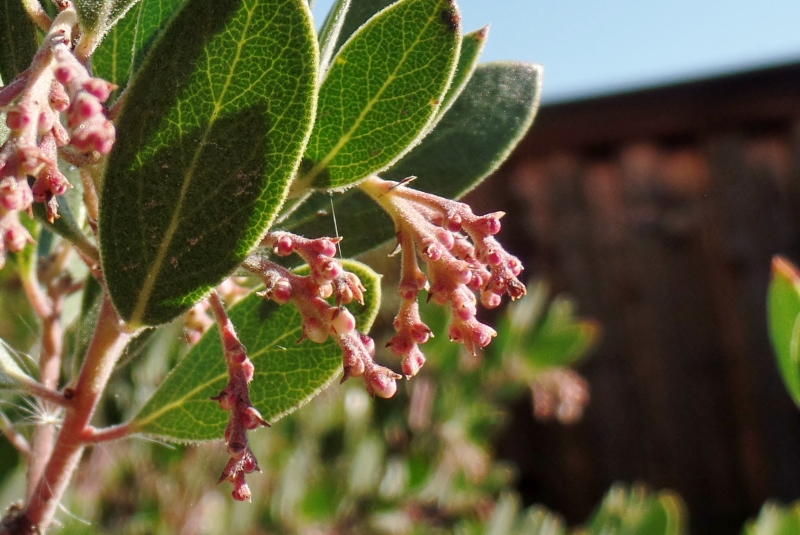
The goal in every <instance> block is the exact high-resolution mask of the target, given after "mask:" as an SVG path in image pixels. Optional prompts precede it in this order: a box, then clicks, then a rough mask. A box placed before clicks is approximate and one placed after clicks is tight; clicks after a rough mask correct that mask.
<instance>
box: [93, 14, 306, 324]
mask: <svg viewBox="0 0 800 535" xmlns="http://www.w3.org/2000/svg"><path fill="white" fill-rule="evenodd" d="M316 56H317V53H316V36H315V35H314V33H313V31H312V26H311V21H310V16H309V13H308V8H307V6H306V4H305V2H304V1H302V0H288V1H287V0H248V1H245V2H239V1H238V0H190V1H189V2H187V3H186V4H184V6H183V7H182V8H181V10H180V11H179V12H178V14H177V15H176V16H175V17H174V18H173V19H172V22H171V23H170V25H169V27H168V28H167V30H166V31H165V32H164V34H163V35H162V36H161V37H160V38H159V39H158V40H157V42H156V44H155V45H154V47H153V49H152V51H151V52H150V54H149V56H148V59H147V60H146V61H145V63H144V65H143V66H142V68H141V70H139V71H138V72H137V75H136V78H135V80H134V81H133V83H132V85H131V87H130V88H129V91H128V95H127V98H126V102H125V105H124V107H123V110H122V114H121V116H120V118H119V121H118V130H117V131H118V138H117V142H116V144H115V147H114V151H113V152H112V153H111V156H110V158H109V163H108V167H107V169H106V176H105V178H104V181H103V191H102V199H103V204H102V208H101V213H100V222H99V224H100V246H101V252H102V260H103V268H104V273H105V276H106V282H107V284H108V288H109V292H110V294H111V298H112V301H113V303H114V305H115V307H116V308H117V310H118V311H119V312H120V314H121V315H122V316H123V318H125V319H126V320H128V321H129V323H131V324H133V325H137V324H151V325H152V324H158V323H163V322H166V321H168V320H170V319H171V318H173V317H175V316H176V315H178V314H180V313H181V312H183V311H185V310H186V309H188V308H189V307H190V306H191V305H192V304H193V303H194V302H196V301H197V300H198V299H199V298H200V297H202V295H203V294H205V293H206V292H207V291H208V290H209V289H210V288H211V287H213V286H215V285H216V284H218V283H219V282H220V281H221V280H222V279H223V278H225V276H227V275H228V274H229V273H230V272H231V271H232V270H233V269H234V268H235V267H236V266H237V265H238V264H239V263H240V262H241V261H242V260H243V259H244V258H245V256H246V255H247V254H248V253H249V252H250V251H251V250H252V249H253V247H254V246H255V245H256V244H257V243H258V241H259V239H260V238H261V236H262V235H263V234H264V232H265V231H266V229H267V228H268V226H269V225H270V223H271V221H272V219H273V217H274V215H275V214H276V212H277V210H278V209H279V207H280V205H281V204H282V202H283V199H284V197H285V194H286V189H287V186H288V184H289V181H290V180H291V178H292V176H293V175H294V172H295V170H296V169H297V165H298V163H299V157H300V155H301V154H302V150H303V147H304V145H305V141H306V139H307V135H308V131H309V128H310V124H311V119H312V114H313V110H314V96H315V90H316V88H317V83H316V66H317V57H316Z"/></svg>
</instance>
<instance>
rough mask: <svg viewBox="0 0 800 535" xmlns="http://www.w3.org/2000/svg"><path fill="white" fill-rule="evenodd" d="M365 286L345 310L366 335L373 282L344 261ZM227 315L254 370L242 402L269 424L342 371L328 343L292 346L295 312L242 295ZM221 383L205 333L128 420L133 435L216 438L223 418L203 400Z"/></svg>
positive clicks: (212, 342)
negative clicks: (358, 300)
mask: <svg viewBox="0 0 800 535" xmlns="http://www.w3.org/2000/svg"><path fill="white" fill-rule="evenodd" d="M344 268H345V269H347V270H348V271H351V272H353V273H355V274H356V275H358V277H359V278H360V279H361V282H362V284H364V286H365V287H366V288H367V291H366V292H365V294H364V299H365V303H364V306H363V307H359V306H358V305H356V306H354V307H351V310H352V311H353V313H354V314H355V316H356V323H357V328H358V329H359V330H361V331H363V332H367V331H368V330H369V328H370V326H371V325H372V322H373V320H374V319H375V316H376V314H377V312H378V305H379V304H380V276H379V275H377V274H376V273H375V272H374V271H372V270H371V269H370V268H368V267H367V266H365V265H364V264H359V263H357V262H352V261H346V262H344ZM229 315H230V318H231V321H233V324H234V325H235V326H236V329H237V332H238V335H239V339H240V340H241V342H242V343H243V344H244V346H245V347H246V348H247V354H248V356H249V357H250V360H252V361H253V364H254V366H255V369H256V374H255V378H254V379H253V382H252V383H251V384H250V399H251V401H252V402H253V404H254V405H255V406H256V407H257V408H258V409H259V411H260V412H261V414H262V415H263V416H264V418H266V419H267V420H268V421H269V420H276V419H278V418H280V417H282V416H284V415H285V414H287V413H289V412H291V411H292V410H294V409H296V408H297V407H298V406H300V405H302V404H303V403H305V402H306V401H308V400H309V399H310V398H312V397H314V396H315V395H316V394H317V393H319V391H320V390H321V389H322V388H323V387H325V386H326V385H327V384H328V383H330V382H331V381H332V380H333V379H334V378H335V377H337V376H338V375H339V374H340V373H341V371H342V350H341V349H340V348H339V346H338V345H337V344H336V342H334V341H333V340H328V341H327V342H325V343H324V344H315V343H313V342H310V341H308V340H304V341H302V342H300V343H298V340H300V338H301V337H302V335H303V330H302V328H301V325H300V314H299V313H298V312H297V310H296V309H294V308H293V307H291V306H283V307H280V308H279V307H278V305H276V304H274V303H272V302H270V301H266V300H264V299H263V298H261V297H259V296H257V295H255V294H250V295H249V296H248V297H246V298H245V299H244V300H243V301H242V302H240V303H238V304H237V305H235V306H233V307H232V308H231V309H230V311H229ZM227 382H228V371H227V368H226V365H225V359H224V358H223V357H222V347H221V343H220V338H219V334H218V333H217V332H216V330H215V329H212V330H211V331H210V332H208V333H207V334H206V335H205V336H204V337H203V339H202V340H201V341H200V342H199V343H198V344H197V345H196V346H195V347H193V348H192V350H191V351H190V352H189V354H188V355H186V357H184V359H183V360H182V361H181V362H180V364H178V366H177V367H176V368H175V369H174V370H172V372H171V374H170V375H169V377H167V379H166V380H165V381H164V383H163V384H162V385H161V387H160V388H159V389H158V390H157V391H156V393H155V394H154V395H153V397H152V398H151V399H150V400H149V401H148V402H147V403H146V404H145V406H144V407H142V409H141V410H140V411H139V414H138V415H137V416H136V417H135V418H134V420H133V424H132V425H133V428H134V431H135V432H141V433H147V434H150V435H155V436H159V437H164V438H169V439H173V440H180V441H191V440H211V439H215V438H219V437H221V436H222V431H223V429H224V428H225V423H226V422H227V421H228V413H226V412H225V411H223V410H222V409H220V408H219V404H217V403H212V402H210V401H209V398H210V397H211V396H215V395H217V394H218V393H219V392H220V390H222V389H223V388H224V387H225V385H226V383H227Z"/></svg>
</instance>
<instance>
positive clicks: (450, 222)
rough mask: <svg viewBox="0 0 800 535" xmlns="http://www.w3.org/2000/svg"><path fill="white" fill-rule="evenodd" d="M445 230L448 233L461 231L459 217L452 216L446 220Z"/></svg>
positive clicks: (456, 215)
mask: <svg viewBox="0 0 800 535" xmlns="http://www.w3.org/2000/svg"><path fill="white" fill-rule="evenodd" d="M447 230H449V231H450V232H459V231H460V230H461V216H460V215H458V214H453V215H451V216H450V217H448V218H447Z"/></svg>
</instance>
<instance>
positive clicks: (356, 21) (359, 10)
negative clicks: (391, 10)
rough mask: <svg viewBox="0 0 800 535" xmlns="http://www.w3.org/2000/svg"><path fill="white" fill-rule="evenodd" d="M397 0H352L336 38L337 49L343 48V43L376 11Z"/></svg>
mask: <svg viewBox="0 0 800 535" xmlns="http://www.w3.org/2000/svg"><path fill="white" fill-rule="evenodd" d="M396 1H397V0H351V2H350V9H348V10H347V17H345V20H344V23H343V24H342V29H341V30H340V32H339V37H338V39H337V40H336V47H335V50H334V52H335V51H336V50H339V49H340V48H342V45H343V44H344V43H345V41H347V40H348V39H349V38H350V36H351V35H353V34H354V33H356V30H358V29H359V28H360V27H361V26H363V25H364V24H365V23H366V22H367V21H368V20H369V19H371V18H372V17H373V16H374V15H375V14H376V13H378V12H379V11H381V10H382V9H385V8H387V7H389V6H390V5H392V4H393V3H395V2H396Z"/></svg>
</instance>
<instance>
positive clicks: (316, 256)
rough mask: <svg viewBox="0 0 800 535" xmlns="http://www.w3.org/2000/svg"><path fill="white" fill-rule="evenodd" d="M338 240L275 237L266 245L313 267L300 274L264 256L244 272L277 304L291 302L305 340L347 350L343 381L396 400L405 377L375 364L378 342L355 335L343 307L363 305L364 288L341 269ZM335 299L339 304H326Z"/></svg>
mask: <svg viewBox="0 0 800 535" xmlns="http://www.w3.org/2000/svg"><path fill="white" fill-rule="evenodd" d="M338 241H339V239H338V238H316V239H308V238H303V237H301V236H297V235H294V234H291V233H288V232H272V233H270V234H268V235H267V237H266V238H265V239H264V241H263V242H262V245H264V246H266V247H271V248H272V250H273V252H274V253H275V254H276V255H278V256H289V255H291V254H297V255H298V256H300V257H301V258H302V259H303V260H305V262H306V263H307V264H308V266H309V270H310V273H309V274H308V275H299V274H297V273H295V272H293V271H291V270H289V269H286V268H285V267H283V266H280V265H278V264H276V263H274V262H272V261H270V260H268V259H266V258H263V257H257V256H254V257H250V258H248V259H247V260H246V261H245V262H244V264H243V267H245V268H246V269H248V270H250V271H252V272H253V273H256V274H258V275H259V276H260V277H261V278H262V279H263V281H264V284H265V289H264V291H263V292H262V293H261V295H263V296H264V297H265V298H267V299H271V300H273V301H275V302H276V303H278V304H286V303H292V305H294V306H295V307H296V308H297V310H298V311H299V312H300V315H301V316H302V318H303V338H307V339H309V340H311V341H312V342H316V343H322V342H325V341H326V340H327V339H328V337H329V336H330V337H332V338H333V339H334V340H336V342H337V343H338V344H339V346H340V347H341V348H342V351H343V359H342V365H343V368H344V377H343V378H342V381H345V380H346V379H347V378H349V377H363V379H364V382H365V383H366V385H367V389H368V390H369V392H370V393H371V394H375V395H378V396H380V397H384V398H388V397H392V396H393V395H394V393H395V392H396V391H397V384H396V380H397V379H400V378H401V376H400V375H398V374H396V373H394V372H393V371H391V370H389V369H388V368H385V367H383V366H380V365H378V364H376V363H375V361H374V356H375V342H374V341H373V340H372V338H370V337H369V336H367V335H365V334H362V333H359V332H358V331H357V330H356V320H355V318H354V317H353V315H352V314H351V313H350V311H349V310H347V308H345V306H344V305H347V304H348V303H351V302H352V301H357V302H359V303H362V304H363V302H364V293H363V292H364V287H363V286H362V285H361V281H359V279H358V277H357V276H355V275H354V274H353V273H350V272H347V271H345V270H344V269H343V267H342V265H341V263H340V262H339V261H338V260H336V259H335V258H334V255H335V254H336V243H337V242H338ZM331 296H333V297H334V299H335V301H336V304H335V305H331V304H330V303H329V302H328V301H327V299H328V298H329V297H331Z"/></svg>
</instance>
